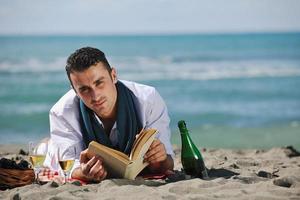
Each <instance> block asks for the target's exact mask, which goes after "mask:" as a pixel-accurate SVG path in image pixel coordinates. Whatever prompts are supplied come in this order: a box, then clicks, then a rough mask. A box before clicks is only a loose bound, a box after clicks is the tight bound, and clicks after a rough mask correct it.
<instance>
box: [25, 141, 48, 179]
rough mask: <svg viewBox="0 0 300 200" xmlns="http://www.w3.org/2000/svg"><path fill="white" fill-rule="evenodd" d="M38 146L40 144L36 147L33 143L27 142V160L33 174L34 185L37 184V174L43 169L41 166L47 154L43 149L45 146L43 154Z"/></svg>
mask: <svg viewBox="0 0 300 200" xmlns="http://www.w3.org/2000/svg"><path fill="white" fill-rule="evenodd" d="M40 145H42V144H41V143H40V144H38V145H37V144H35V143H34V142H29V158H30V162H31V164H32V166H33V170H34V174H35V179H34V180H35V183H39V173H40V171H41V169H42V168H43V164H44V161H45V158H46V153H47V149H45V147H47V145H45V147H44V149H43V152H41V151H39V146H40Z"/></svg>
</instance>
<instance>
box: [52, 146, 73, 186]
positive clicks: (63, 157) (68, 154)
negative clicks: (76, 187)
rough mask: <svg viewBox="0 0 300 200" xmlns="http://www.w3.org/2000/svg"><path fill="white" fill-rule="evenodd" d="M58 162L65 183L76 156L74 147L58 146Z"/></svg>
mask: <svg viewBox="0 0 300 200" xmlns="http://www.w3.org/2000/svg"><path fill="white" fill-rule="evenodd" d="M57 150H58V162H59V165H60V167H61V169H62V170H63V172H64V178H65V183H67V177H68V176H69V174H70V171H71V169H72V168H73V165H74V162H75V156H76V147H75V146H70V147H68V148H65V147H64V146H58V147H57Z"/></svg>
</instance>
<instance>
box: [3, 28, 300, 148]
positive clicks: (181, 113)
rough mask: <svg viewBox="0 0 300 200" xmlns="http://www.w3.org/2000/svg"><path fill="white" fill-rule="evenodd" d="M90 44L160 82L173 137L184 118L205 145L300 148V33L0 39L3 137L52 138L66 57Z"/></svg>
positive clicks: (176, 140) (123, 72) (125, 68)
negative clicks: (52, 112) (52, 117)
mask: <svg viewBox="0 0 300 200" xmlns="http://www.w3.org/2000/svg"><path fill="white" fill-rule="evenodd" d="M84 46H93V47H97V48H99V49H101V50H102V51H104V52H105V53H106V55H107V57H108V60H109V62H110V64H111V65H112V66H114V67H115V68H116V69H117V72H118V76H119V78H120V79H125V80H133V81H137V82H140V83H144V84H148V85H152V86H155V87H156V88H157V90H158V91H159V93H160V94H161V96H162V97H163V98H164V99H165V102H166V104H167V106H168V111H169V115H170V118H171V124H170V126H171V130H172V143H173V144H177V145H179V146H180V144H181V143H180V134H179V131H178V128H177V122H178V120H181V119H184V120H186V123H187V126H188V128H189V130H190V134H191V137H192V139H193V140H194V142H195V143H196V144H197V145H198V146H199V147H201V148H202V147H208V148H215V147H216V148H271V147H275V146H276V147H278V146H287V145H293V146H294V147H296V148H298V149H299V148H300V89H299V88H300V33H265V34H263V33H261V34H214V35H209V34H207V35H201V34H194V35H192V34H190V35H149V36H148V35H144V36H141V35H136V36H134V35H131V36H128V35H127V36H126V35H123V36H122V35H121V36H117V35H114V36H0V84H1V85H0V111H1V112H0V144H4V143H23V144H24V143H28V142H29V141H38V140H40V139H42V138H44V137H47V136H49V119H48V112H49V110H50V108H51V107H52V106H53V105H54V103H55V102H56V101H57V100H58V99H59V98H60V97H61V96H62V95H63V94H64V93H65V92H66V91H68V90H69V88H70V85H69V82H68V80H67V76H66V74H65V70H64V66H65V62H66V58H67V57H68V56H69V55H70V53H72V52H74V50H75V49H78V48H81V47H84Z"/></svg>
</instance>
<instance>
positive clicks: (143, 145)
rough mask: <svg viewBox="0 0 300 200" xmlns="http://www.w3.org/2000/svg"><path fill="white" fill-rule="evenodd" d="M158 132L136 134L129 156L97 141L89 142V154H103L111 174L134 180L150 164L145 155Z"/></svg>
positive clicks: (153, 130)
mask: <svg viewBox="0 0 300 200" xmlns="http://www.w3.org/2000/svg"><path fill="white" fill-rule="evenodd" d="M156 134H157V130H156V129H147V130H142V131H141V132H140V133H139V134H138V135H137V136H136V139H135V141H134V143H133V147H132V150H131V153H130V155H129V157H128V156H127V155H126V154H124V153H123V152H120V151H117V150H115V149H112V148H109V147H107V146H104V145H102V144H99V143H97V142H95V141H92V142H91V143H90V144H89V147H88V154H89V155H90V156H93V155H95V154H96V155H99V156H101V157H102V158H103V162H104V166H105V167H106V170H107V172H108V173H109V175H110V176H112V177H115V178H127V179H131V180H134V179H135V177H136V176H137V175H138V174H139V173H140V172H141V171H142V170H143V169H144V168H145V167H146V166H147V165H148V164H149V163H146V162H144V155H145V154H146V152H147V151H148V149H149V147H150V145H151V144H152V142H153V140H154V138H155V135H156Z"/></svg>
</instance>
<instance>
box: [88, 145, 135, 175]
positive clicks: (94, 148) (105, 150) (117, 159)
mask: <svg viewBox="0 0 300 200" xmlns="http://www.w3.org/2000/svg"><path fill="white" fill-rule="evenodd" d="M88 154H89V156H93V155H99V156H101V158H102V159H103V163H104V166H105V167H106V170H107V171H108V172H109V174H110V175H111V176H113V177H123V176H124V174H125V171H126V167H127V165H129V164H130V163H131V161H129V158H128V156H127V155H126V154H124V153H122V152H120V151H117V150H115V149H112V148H109V147H106V146H104V145H102V144H99V143H97V142H94V141H93V142H91V143H90V144H89V147H88Z"/></svg>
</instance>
